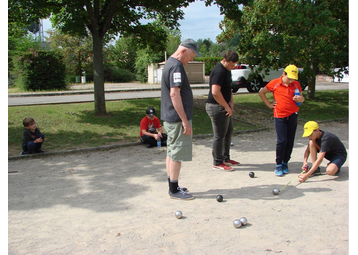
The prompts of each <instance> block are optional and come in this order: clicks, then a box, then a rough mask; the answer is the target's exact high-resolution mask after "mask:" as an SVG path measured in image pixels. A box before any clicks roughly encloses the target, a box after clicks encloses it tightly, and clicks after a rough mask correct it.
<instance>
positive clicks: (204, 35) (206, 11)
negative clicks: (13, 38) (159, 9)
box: [43, 1, 224, 43]
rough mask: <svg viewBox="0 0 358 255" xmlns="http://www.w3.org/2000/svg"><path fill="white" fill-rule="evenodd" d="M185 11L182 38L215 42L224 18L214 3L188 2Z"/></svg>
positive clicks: (45, 27) (47, 24)
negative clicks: (207, 5) (209, 4)
mask: <svg viewBox="0 0 358 255" xmlns="http://www.w3.org/2000/svg"><path fill="white" fill-rule="evenodd" d="M183 11H184V13H185V15H184V19H183V20H180V21H179V23H180V27H179V29H180V31H181V34H182V39H187V38H191V39H194V40H195V41H197V40H198V39H208V38H210V39H211V41H213V42H214V43H216V36H217V35H219V34H220V33H221V30H220V28H219V23H220V21H221V20H223V19H224V16H223V15H220V9H219V7H217V6H216V5H212V6H209V7H205V3H204V2H203V1H195V2H194V3H191V4H189V6H188V7H187V8H183ZM49 29H51V22H50V21H49V20H43V30H44V31H47V30H49Z"/></svg>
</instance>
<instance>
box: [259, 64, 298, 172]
mask: <svg viewBox="0 0 358 255" xmlns="http://www.w3.org/2000/svg"><path fill="white" fill-rule="evenodd" d="M297 80H298V68H297V67H296V66H295V65H289V66H287V67H286V68H285V70H284V72H283V74H282V76H281V77H280V78H277V79H273V80H271V81H270V82H269V83H268V84H267V85H266V87H264V88H263V89H262V90H261V91H260V93H259V95H260V98H261V100H262V101H263V102H264V103H265V104H266V106H267V107H268V108H270V109H273V114H274V118H275V128H276V135H277V142H276V168H275V174H276V175H277V176H283V174H287V173H288V172H289V170H288V161H289V160H290V158H291V153H292V149H293V143H294V140H295V134H296V129H297V116H298V110H299V107H298V105H297V104H296V103H301V102H303V101H304V100H305V98H304V97H303V96H302V91H301V85H300V83H299V82H298V81H297ZM296 89H298V90H299V92H300V95H295V90H296ZM268 92H272V93H273V97H274V101H273V102H272V103H271V102H269V100H268V99H267V97H266V94H267V93H268Z"/></svg>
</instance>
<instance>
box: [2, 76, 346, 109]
mask: <svg viewBox="0 0 358 255" xmlns="http://www.w3.org/2000/svg"><path fill="white" fill-rule="evenodd" d="M86 86H87V87H86ZM109 86H111V87H110V88H109V89H108V90H105V99H106V101H116V100H123V99H140V98H158V97H160V85H143V86H142V85H136V84H134V85H133V84H131V85H128V84H118V85H109ZM74 87H75V88H80V89H81V90H73V91H65V92H57V93H56V92H53V93H46V92H45V93H23V94H19V93H17V94H15V93H12V94H9V95H8V106H21V105H42V104H67V103H84V102H94V96H93V85H75V86H74ZM138 87H140V88H139V89H138ZM192 87H193V94H194V96H199V95H207V94H208V91H209V85H208V84H199V85H193V86H192ZM86 88H89V89H90V90H86ZM348 88H349V84H348V83H328V82H327V83H323V82H322V83H317V85H316V89H317V90H332V89H348ZM79 93H82V94H79ZM241 93H248V91H247V90H246V89H239V91H238V92H237V93H235V94H241Z"/></svg>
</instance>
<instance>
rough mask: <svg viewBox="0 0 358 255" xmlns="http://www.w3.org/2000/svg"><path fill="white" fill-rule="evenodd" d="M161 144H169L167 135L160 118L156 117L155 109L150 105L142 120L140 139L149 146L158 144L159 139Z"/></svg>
mask: <svg viewBox="0 0 358 255" xmlns="http://www.w3.org/2000/svg"><path fill="white" fill-rule="evenodd" d="M159 139H160V140H161V145H162V146H166V145H167V135H166V134H164V133H163V129H162V126H161V125H160V121H159V119H158V118H157V117H156V113H155V109H154V108H153V107H148V108H147V110H146V116H145V117H144V118H143V119H142V120H141V122H140V140H141V142H142V143H144V144H145V145H146V147H147V148H150V147H154V146H157V142H158V140H159Z"/></svg>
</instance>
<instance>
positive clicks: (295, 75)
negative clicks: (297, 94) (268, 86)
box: [284, 65, 298, 80]
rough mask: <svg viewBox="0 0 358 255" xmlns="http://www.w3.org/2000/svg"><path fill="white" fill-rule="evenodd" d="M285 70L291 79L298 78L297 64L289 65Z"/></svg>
mask: <svg viewBox="0 0 358 255" xmlns="http://www.w3.org/2000/svg"><path fill="white" fill-rule="evenodd" d="M284 71H285V73H287V77H288V78H289V79H294V80H298V68H297V67H296V66H295V65H289V66H287V67H286V68H285V70H284Z"/></svg>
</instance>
